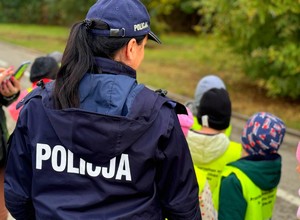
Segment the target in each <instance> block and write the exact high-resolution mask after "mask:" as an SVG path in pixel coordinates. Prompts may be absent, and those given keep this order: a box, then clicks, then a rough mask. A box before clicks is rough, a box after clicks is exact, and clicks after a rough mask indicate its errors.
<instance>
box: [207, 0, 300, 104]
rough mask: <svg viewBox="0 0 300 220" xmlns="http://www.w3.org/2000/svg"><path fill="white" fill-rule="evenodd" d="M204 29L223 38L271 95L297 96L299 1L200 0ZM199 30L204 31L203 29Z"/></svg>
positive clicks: (299, 94) (299, 83) (299, 75)
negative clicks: (207, 28)
mask: <svg viewBox="0 0 300 220" xmlns="http://www.w3.org/2000/svg"><path fill="white" fill-rule="evenodd" d="M202 4H203V5H202V8H201V13H204V14H205V22H206V26H208V27H211V26H213V27H214V31H215V33H216V34H219V35H222V36H224V37H226V39H227V41H228V42H229V43H230V45H231V46H232V47H233V48H234V49H235V51H236V52H237V53H238V54H240V55H241V56H242V57H243V59H244V61H245V65H244V69H245V72H246V73H247V74H248V75H249V76H250V77H252V78H254V79H262V82H263V83H262V84H261V85H262V86H263V87H264V88H265V89H267V91H268V94H269V95H271V96H288V97H291V98H293V99H296V98H299V97H300V1H298V0H267V1H261V0H251V1H249V0H227V1H224V0H202ZM202 30H206V29H203V28H202Z"/></svg>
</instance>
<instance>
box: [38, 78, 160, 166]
mask: <svg viewBox="0 0 300 220" xmlns="http://www.w3.org/2000/svg"><path fill="white" fill-rule="evenodd" d="M88 75H89V74H88ZM87 78H88V80H90V82H91V83H87V82H85V83H84V85H80V101H81V106H80V108H69V109H63V110H56V109H54V108H53V107H52V106H51V105H52V101H51V93H52V88H53V83H48V84H46V89H44V90H45V91H44V92H43V93H46V95H45V94H44V95H43V101H42V102H43V108H44V111H45V113H46V115H47V117H48V119H49V121H50V124H51V126H52V129H53V131H54V132H55V133H56V135H57V137H58V139H59V140H60V142H61V143H60V144H62V145H63V146H64V147H66V148H67V149H69V150H70V151H71V152H72V153H74V154H80V157H81V158H83V159H84V160H86V161H88V162H91V163H93V164H95V165H103V164H104V163H107V162H108V161H109V160H110V159H112V158H114V157H116V156H118V155H120V154H122V152H124V151H125V150H126V149H127V148H129V147H130V146H131V145H132V144H133V143H134V142H136V141H137V140H138V139H139V137H140V136H142V135H144V134H145V133H146V132H147V129H148V128H149V127H150V126H151V125H152V124H153V121H154V120H155V118H156V117H157V115H158V112H159V109H160V107H161V106H162V104H163V102H161V103H160V104H157V102H158V101H159V100H162V99H158V95H157V94H155V93H154V92H151V93H149V92H148V93H147V94H146V95H147V99H145V94H143V93H144V92H145V91H146V88H145V87H144V86H143V85H137V84H136V82H135V79H134V78H132V77H130V76H126V75H112V74H93V76H92V77H91V76H88V77H87ZM114 78H115V79H114ZM84 80H87V79H85V78H83V81H84ZM92 82H93V83H92ZM93 91H94V92H93ZM99 91H100V92H99ZM97 92H98V93H101V92H102V94H98V95H99V96H100V97H101V98H99V99H96V98H95V93H97ZM124 96H126V97H127V98H123V97H124ZM133 101H134V102H138V103H139V104H138V105H133V104H132V103H133Z"/></svg>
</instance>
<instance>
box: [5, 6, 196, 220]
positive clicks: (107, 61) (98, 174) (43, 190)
mask: <svg viewBox="0 0 300 220" xmlns="http://www.w3.org/2000/svg"><path fill="white" fill-rule="evenodd" d="M148 39H151V40H154V41H156V42H158V43H160V41H159V39H158V38H157V37H156V35H154V34H153V33H152V32H151V30H150V18H149V14H148V12H147V10H146V8H145V7H144V5H143V4H142V3H141V2H140V1H138V0H130V1H128V0H100V1H98V2H97V3H95V4H94V5H93V6H92V7H91V8H90V10H89V12H88V13H87V15H86V19H85V20H84V21H82V22H78V23H76V24H74V26H73V27H72V30H71V33H70V36H69V39H68V42H67V45H66V48H65V51H64V54H63V58H62V62H61V67H60V70H59V72H58V75H57V79H56V81H55V83H47V84H45V85H41V87H39V88H37V89H35V90H34V91H33V92H31V93H30V95H29V96H27V97H26V98H25V100H24V101H23V102H22V104H20V105H24V106H23V108H22V110H21V112H20V116H19V120H18V123H17V126H16V129H15V131H14V134H13V135H12V138H11V141H10V148H11V150H10V154H9V161H8V164H7V170H6V179H5V197H6V205H7V207H8V209H9V211H10V212H11V214H12V215H13V216H14V217H15V218H16V219H34V218H35V219H64V220H66V219H72V220H73V219H165V218H168V219H201V216H200V210H199V202H198V186H197V181H196V177H195V172H194V169H193V164H192V160H191V156H190V152H189V149H188V146H187V143H186V141H185V137H184V135H183V133H182V131H181V128H180V125H179V122H178V119H177V115H176V111H175V110H176V109H177V106H178V105H176V103H175V102H173V101H171V100H169V99H167V98H166V97H163V96H161V95H159V94H156V93H155V92H153V91H151V90H150V89H148V88H146V87H145V86H144V85H142V84H138V83H137V81H136V69H137V68H138V67H139V65H140V64H141V62H142V60H143V57H144V47H145V45H146V43H147V40H148Z"/></svg>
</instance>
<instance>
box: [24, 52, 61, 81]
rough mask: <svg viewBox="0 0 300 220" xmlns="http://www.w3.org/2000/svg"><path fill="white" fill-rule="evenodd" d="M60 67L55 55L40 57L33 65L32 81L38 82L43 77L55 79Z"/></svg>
mask: <svg viewBox="0 0 300 220" xmlns="http://www.w3.org/2000/svg"><path fill="white" fill-rule="evenodd" d="M58 68H59V67H58V63H57V62H56V60H55V59H54V58H53V57H50V56H44V57H38V58H36V59H35V60H34V62H33V64H32V66H31V70H30V81H31V82H36V81H39V80H41V79H43V78H47V79H55V78H56V74H57V72H58Z"/></svg>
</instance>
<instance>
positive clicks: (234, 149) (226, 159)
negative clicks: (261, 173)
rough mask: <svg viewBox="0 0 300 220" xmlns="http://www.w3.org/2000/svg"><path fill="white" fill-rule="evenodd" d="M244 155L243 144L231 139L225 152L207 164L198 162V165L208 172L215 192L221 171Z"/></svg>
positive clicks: (209, 180) (210, 184)
mask: <svg viewBox="0 0 300 220" xmlns="http://www.w3.org/2000/svg"><path fill="white" fill-rule="evenodd" d="M241 156H242V145H241V144H240V143H237V142H233V141H230V144H229V146H228V148H227V150H226V151H225V153H224V154H223V155H222V156H221V157H219V158H218V159H216V160H213V161H211V162H210V163H206V164H198V165H197V167H198V168H199V169H201V170H203V171H205V172H206V174H207V176H206V178H207V180H208V183H209V186H210V189H211V192H212V193H213V192H214V190H215V188H216V187H217V184H218V181H219V179H220V178H221V173H222V170H223V168H224V167H225V165H226V164H228V163H231V162H233V161H236V160H238V159H240V158H241Z"/></svg>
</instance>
